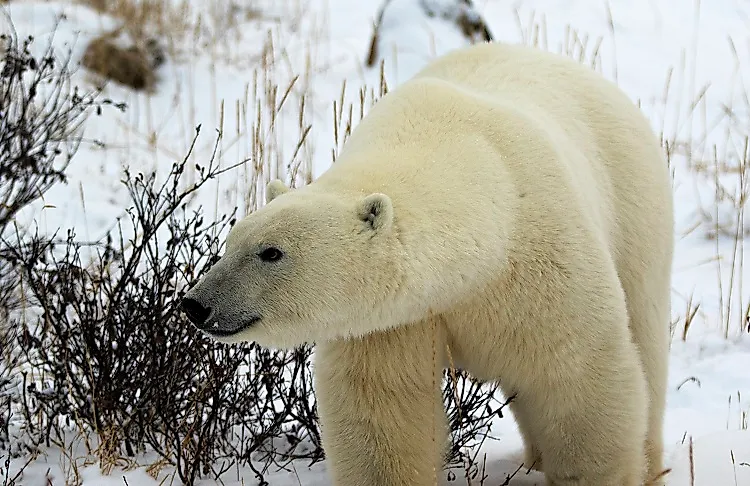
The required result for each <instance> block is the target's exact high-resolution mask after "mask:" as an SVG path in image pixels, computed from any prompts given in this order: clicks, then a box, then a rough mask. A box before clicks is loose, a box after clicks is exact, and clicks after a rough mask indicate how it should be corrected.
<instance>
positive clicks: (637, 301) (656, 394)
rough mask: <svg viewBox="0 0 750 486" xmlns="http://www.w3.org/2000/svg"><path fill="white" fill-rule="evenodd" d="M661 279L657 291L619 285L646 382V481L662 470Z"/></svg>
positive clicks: (664, 304)
mask: <svg viewBox="0 0 750 486" xmlns="http://www.w3.org/2000/svg"><path fill="white" fill-rule="evenodd" d="M645 280H647V281H648V282H649V283H650V285H652V286H654V285H656V284H657V283H660V282H658V278H657V277H655V276H650V277H649V278H648V279H645ZM662 280H663V283H660V285H661V286H662V288H661V289H658V288H652V289H649V290H644V289H640V290H638V289H637V288H636V287H635V286H634V285H629V282H628V281H627V280H626V281H624V282H623V288H624V290H625V294H626V296H627V300H628V314H629V316H630V329H631V332H632V334H633V341H634V342H635V344H636V346H638V349H639V351H640V356H641V361H642V362H643V369H644V373H645V376H646V381H647V383H648V396H649V404H648V433H647V435H646V458H647V462H648V479H649V480H655V479H656V478H657V477H659V476H660V474H661V473H662V472H663V470H664V464H663V454H664V453H663V450H664V444H663V436H662V434H663V421H664V408H665V402H666V391H667V377H668V373H667V368H668V360H669V313H670V299H669V293H670V286H669V280H668V279H662ZM660 299H661V300H660ZM662 483H663V481H656V482H654V483H653V484H654V486H655V485H657V484H662Z"/></svg>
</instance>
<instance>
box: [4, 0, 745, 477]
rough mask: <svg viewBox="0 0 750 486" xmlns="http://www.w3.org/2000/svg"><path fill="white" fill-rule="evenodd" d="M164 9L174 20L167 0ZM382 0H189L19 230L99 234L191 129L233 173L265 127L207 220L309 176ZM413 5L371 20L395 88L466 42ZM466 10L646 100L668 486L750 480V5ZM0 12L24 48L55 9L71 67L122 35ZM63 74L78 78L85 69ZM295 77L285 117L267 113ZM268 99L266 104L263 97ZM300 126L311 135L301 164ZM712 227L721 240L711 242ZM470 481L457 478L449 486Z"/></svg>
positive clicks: (496, 449)
mask: <svg viewBox="0 0 750 486" xmlns="http://www.w3.org/2000/svg"><path fill="white" fill-rule="evenodd" d="M164 1H165V2H169V1H172V2H174V3H175V5H176V6H175V8H180V5H177V3H178V0H164ZM380 3H381V2H380V1H379V0H368V1H357V2H353V1H351V0H309V1H305V0H289V1H287V2H278V1H274V0H258V1H256V2H254V3H253V6H254V7H255V8H257V9H259V10H260V11H261V12H263V14H262V15H261V16H260V17H256V16H251V15H241V14H239V13H237V12H238V11H237V10H236V9H233V8H230V7H231V6H232V5H234V4H233V3H231V2H215V3H214V2H204V1H201V0H195V1H193V2H191V3H189V4H188V6H189V7H190V8H189V9H188V10H184V11H183V12H184V15H183V17H181V19H182V20H181V21H182V22H186V23H188V24H190V23H192V24H194V25H198V24H200V26H201V27H200V29H198V28H195V29H192V30H190V33H189V34H185V33H184V32H183V34H182V35H181V36H178V37H177V38H173V39H171V40H172V41H173V42H174V43H176V44H177V47H176V51H175V52H176V53H177V54H179V55H178V56H176V57H173V58H170V59H169V60H168V62H167V64H166V66H165V67H163V68H162V70H161V74H160V75H161V80H160V83H159V86H158V88H157V91H156V94H154V95H152V96H148V95H143V94H136V93H133V92H131V91H129V90H127V89H124V88H122V87H118V86H114V85H110V86H108V87H107V89H106V92H105V95H106V96H108V97H110V98H112V99H114V100H116V101H125V102H127V103H128V105H129V107H130V108H129V109H128V110H127V111H126V113H124V114H119V113H108V114H107V115H106V116H105V117H101V118H96V119H94V122H92V123H89V125H88V127H87V130H88V131H87V138H96V139H99V140H102V141H103V142H105V144H106V147H105V148H103V149H102V148H94V147H89V146H84V147H83V148H82V149H81V151H80V152H79V153H78V155H77V156H76V158H75V159H74V164H73V166H72V167H71V169H70V181H69V183H68V184H67V185H65V186H63V185H60V186H56V187H54V188H53V189H52V190H51V191H50V192H49V193H47V195H46V196H45V200H44V201H43V204H45V205H46V206H45V207H42V204H41V203H40V204H39V205H36V206H34V207H33V208H31V209H30V210H29V211H26V212H24V213H23V214H22V215H21V219H22V220H23V221H24V222H25V223H28V224H32V223H33V224H38V225H39V226H40V227H41V228H42V229H44V230H47V231H53V230H56V229H57V228H58V227H63V228H68V227H70V228H75V229H76V232H77V233H78V234H79V235H80V236H81V237H84V238H86V239H89V240H93V239H96V238H98V237H100V236H101V235H102V234H104V233H105V232H106V231H107V230H108V229H109V228H110V227H111V225H112V224H113V222H114V220H115V218H116V217H117V216H118V215H121V214H122V213H123V212H124V210H125V208H127V206H128V204H129V202H128V199H127V194H126V193H125V192H124V187H123V186H122V185H121V184H120V182H119V181H120V179H121V174H122V167H123V166H124V165H128V166H130V167H132V168H133V169H134V170H157V171H159V172H161V173H164V171H168V170H169V167H170V165H171V163H172V162H173V161H175V160H178V159H181V158H182V157H183V156H184V154H185V153H186V152H187V149H188V147H189V144H190V141H191V139H192V136H193V133H194V130H193V128H194V126H195V125H197V124H202V125H203V132H202V133H203V134H202V136H201V138H200V139H199V142H198V148H197V150H196V152H195V153H194V159H195V161H196V162H201V161H205V160H207V159H208V157H209V155H210V152H211V150H212V148H213V143H214V141H215V138H214V132H213V130H214V129H215V128H219V127H220V126H221V128H222V130H223V133H224V134H225V135H224V137H223V140H222V142H221V155H222V158H221V163H223V164H225V165H230V164H234V163H236V162H237V161H239V160H243V159H246V158H249V157H251V156H253V155H255V154H256V153H257V150H256V148H257V146H258V144H259V143H260V142H258V141H257V140H254V138H253V133H256V130H254V128H253V127H254V126H255V125H256V124H257V123H258V121H259V123H260V128H259V131H257V133H259V134H260V138H262V142H263V144H264V146H265V147H266V151H265V152H264V155H263V156H264V158H265V164H266V167H272V168H273V169H271V170H270V173H268V172H269V171H268V170H267V171H266V173H263V174H261V175H260V176H259V180H260V181H261V183H259V184H255V182H256V178H255V177H254V175H253V171H252V167H251V164H247V165H246V166H244V167H242V168H240V169H237V170H235V172H233V173H231V174H229V175H227V176H226V177H223V178H221V179H220V180H219V181H217V182H216V183H213V185H211V186H208V187H206V188H205V190H204V191H203V192H202V196H201V197H200V198H199V199H197V200H196V201H193V204H202V205H203V206H204V207H206V208H207V214H209V215H210V214H215V213H213V211H217V212H221V211H225V210H229V209H231V208H232V207H234V206H235V205H238V206H240V208H243V209H244V208H246V207H247V206H246V204H247V205H253V204H255V198H260V196H262V181H265V180H267V179H268V178H269V177H276V176H277V175H281V176H284V177H286V176H288V175H289V172H290V171H292V172H293V169H294V167H296V166H299V168H300V173H301V174H304V172H305V171H306V170H307V171H310V172H311V174H312V176H313V177H314V176H317V175H318V174H320V173H321V172H323V171H324V170H325V169H326V168H327V167H328V166H329V165H330V163H331V160H332V151H335V150H336V148H340V146H341V144H342V143H343V142H342V133H344V132H345V127H346V125H347V123H348V122H349V117H350V114H349V113H350V112H349V107H350V105H352V108H353V109H352V111H351V113H352V115H351V118H352V119H351V123H352V124H354V125H356V122H357V121H358V120H359V116H360V108H361V104H362V103H361V101H360V90H361V89H362V87H363V86H367V88H366V89H365V93H366V95H365V101H364V105H365V106H364V107H363V110H364V111H366V109H367V106H369V103H370V102H371V97H372V94H373V93H374V94H377V92H378V86H379V80H380V75H379V70H378V69H377V67H376V68H367V67H366V66H365V65H364V64H365V59H366V56H367V52H368V50H369V47H370V45H369V44H370V34H371V30H372V24H373V22H374V21H375V19H376V17H377V13H378V12H377V11H378V8H379V6H380ZM417 3H419V2H417V1H416V0H393V5H392V8H394V9H396V10H394V12H397V13H398V14H395V13H394V12H390V13H389V14H388V15H387V16H384V21H383V28H382V30H381V46H382V48H381V52H383V53H384V54H385V55H386V59H385V62H384V67H385V72H386V79H387V82H388V85H389V86H390V87H393V86H395V85H396V84H398V83H399V82H401V81H403V80H404V79H405V78H407V77H408V76H409V75H410V74H411V73H413V72H414V71H415V70H416V69H418V68H419V67H420V66H421V65H423V63H424V62H426V61H427V59H429V57H430V56H432V55H434V54H435V53H438V54H439V53H441V52H445V50H447V49H451V48H454V47H456V46H458V45H461V44H462V43H463V42H464V40H463V38H462V36H460V35H458V33H457V32H456V31H455V28H454V27H453V25H452V24H450V23H449V22H448V21H447V20H443V19H441V18H440V16H436V17H434V18H429V19H428V18H427V17H424V16H423V15H422V14H421V12H420V10H419V9H417V8H414V7H413V5H414V4H417ZM434 3H436V4H441V5H445V4H447V3H450V2H449V1H448V0H440V1H439V2H434ZM474 3H475V5H476V10H477V11H478V12H479V13H480V14H481V15H482V16H483V18H484V20H485V21H486V23H487V25H488V27H489V30H490V31H491V32H492V34H493V35H494V37H495V39H496V40H498V41H509V42H519V41H520V42H527V43H537V44H539V45H541V46H542V47H543V48H547V49H549V50H553V51H557V52H563V53H566V54H569V55H573V56H575V57H582V58H583V59H585V62H587V63H589V64H590V65H592V66H593V67H594V68H595V69H597V70H599V71H600V72H602V74H604V75H605V76H607V77H608V78H610V79H613V80H615V81H617V83H618V84H619V85H620V86H621V87H622V88H623V89H624V90H625V91H626V92H627V93H628V94H629V95H630V96H631V97H632V98H633V100H638V101H639V102H640V103H641V106H642V107H643V109H644V111H645V112H646V113H647V114H648V116H649V117H650V119H651V120H652V123H653V126H654V129H655V130H656V131H657V132H658V133H661V134H662V135H663V138H664V139H665V140H666V141H668V142H669V147H670V154H671V157H670V161H671V167H672V169H673V173H674V194H675V202H676V204H675V207H676V234H677V237H678V239H677V252H676V257H675V265H674V283H673V311H672V316H673V322H674V339H673V344H672V350H671V370H670V380H669V394H668V403H667V416H666V424H665V430H664V438H665V441H666V447H667V448H668V450H667V457H668V460H669V464H668V466H670V467H673V468H674V471H673V472H672V474H671V475H670V476H669V480H668V483H669V484H670V485H672V486H682V485H685V486H689V485H693V484H694V485H698V486H714V485H715V486H722V485H750V465H749V464H750V431H748V430H747V429H748V413H750V335H748V333H747V331H745V332H743V331H742V329H743V327H744V328H747V326H748V325H750V323H748V322H745V320H746V319H747V314H748V309H750V308H749V307H748V303H749V302H750V290H748V289H749V288H748V286H743V281H746V280H748V277H750V272H749V271H748V270H747V266H745V265H743V257H744V246H743V240H742V239H741V238H740V239H737V238H734V237H732V236H731V234H732V233H734V232H737V231H738V232H742V231H747V230H750V224H746V223H750V216H748V214H746V213H744V212H742V211H740V210H739V204H738V203H736V202H733V200H732V198H731V197H728V196H727V195H726V194H729V196H735V200H739V194H741V193H742V192H743V191H744V193H745V194H747V193H748V192H749V191H750V189H749V188H748V178H747V176H748V175H750V170H748V169H747V165H746V164H745V162H744V159H745V158H746V157H744V152H745V150H746V149H744V148H743V147H744V146H745V145H744V144H745V137H747V136H748V135H750V113H749V108H750V101H748V98H747V97H746V89H747V85H746V82H747V81H746V79H747V78H748V77H749V76H750V56H749V54H750V36H748V35H747V32H748V26H750V4H748V3H747V2H741V1H739V0H712V1H711V2H699V1H696V2H686V1H684V0H679V1H678V0H659V1H657V0H609V1H607V0H517V1H515V2H509V1H506V0H475V2H474ZM209 4H211V5H212V6H211V7H209ZM216 5H219V7H217V6H216ZM2 8H4V9H7V10H8V11H9V12H10V15H11V18H12V20H13V23H14V25H15V28H16V29H17V30H18V31H19V33H20V34H22V35H26V34H34V35H36V36H37V38H38V39H39V40H40V41H39V43H38V45H39V46H43V44H44V43H43V42H42V40H43V39H44V38H45V36H46V35H48V34H50V33H51V32H52V29H53V26H54V23H55V21H56V19H57V16H58V15H59V14H61V13H64V14H65V19H64V20H63V21H62V23H61V25H60V28H59V29H58V31H57V33H56V34H55V35H56V43H57V45H59V46H60V47H61V48H62V47H64V44H65V43H68V44H72V45H73V47H74V55H75V56H78V57H80V55H81V53H82V51H83V48H84V47H85V45H86V42H87V41H88V40H90V39H91V38H92V37H93V36H95V35H97V34H99V33H100V32H102V31H104V30H106V29H110V28H112V27H113V26H114V25H116V20H115V19H113V18H108V17H105V16H102V15H99V14H98V13H96V12H94V11H92V10H90V9H88V8H86V7H83V6H80V5H74V4H72V3H69V2H62V1H60V2H42V1H38V2H32V1H25V0H13V1H11V2H10V3H9V4H7V5H6V6H4V7H2ZM402 15H403V16H402ZM231 16H234V18H235V20H234V21H233V23H234V25H233V26H232V28H231V29H230V30H227V31H223V30H222V28H223V24H222V21H224V22H225V21H226V19H227V18H228V17H231ZM199 20H200V22H199ZM73 43H74V44H73ZM394 47H395V48H397V49H396V51H397V55H396V56H394V55H393V52H394ZM262 59H264V60H265V62H262V63H261V60H262ZM261 64H262V65H263V66H264V67H260V66H261ZM77 76H78V79H79V80H80V81H81V82H86V76H85V75H84V73H83V72H81V73H80V74H79V75H77ZM297 76H299V77H298V78H296V77H297ZM295 78H296V80H295ZM293 81H294V82H293ZM344 81H346V84H345V85H344V84H343V83H344ZM292 82H293V84H292V85H291V89H290V93H289V95H288V96H287V97H286V98H285V99H284V102H283V106H281V108H280V109H279V110H278V114H277V115H276V116H273V112H274V111H275V110H276V108H278V107H279V105H282V103H281V100H282V98H284V93H285V92H286V91H287V89H288V87H289V86H290V84H291V83H292ZM274 90H275V91H276V94H275V100H273V99H271V98H270V97H269V95H268V93H271V92H274ZM303 97H304V112H303V113H302V116H300V106H302V99H303ZM334 101H335V103H336V105H335V107H336V108H335V109H334ZM274 107H275V108H274ZM272 119H275V129H273V130H271V126H270V124H271V121H272ZM334 124H337V125H338V129H337V130H334ZM308 125H311V126H312V128H311V130H310V133H309V134H308V135H307V136H306V138H305V141H304V143H301V144H300V145H301V148H300V149H299V151H297V152H296V153H295V150H296V148H297V146H298V144H299V142H300V139H301V137H302V134H303V133H304V132H305V129H306V127H307V126H308ZM335 134H337V135H338V141H335V140H334V137H335ZM714 147H716V149H715V151H714ZM307 160H310V161H312V166H311V167H309V166H308V165H307V163H306V162H305V161H307ZM725 165H728V166H725ZM719 169H720V170H719ZM740 174H744V176H743V177H740ZM300 177H302V176H300ZM717 187H719V188H721V190H719V189H717ZM256 191H261V192H256ZM746 197H747V196H745V198H746ZM743 225H744V227H743ZM717 226H719V227H721V228H722V229H723V230H722V231H720V232H719V235H718V237H716V233H717V232H716V228H717ZM686 322H689V323H690V325H689V329H688V331H687V332H686V333H684V329H685V327H686ZM683 336H684V339H683ZM493 434H494V436H495V437H496V438H497V440H495V441H491V442H487V443H486V444H485V445H484V447H483V449H482V454H485V453H486V455H487V461H486V464H487V471H486V473H487V475H488V479H487V480H486V481H485V484H487V485H496V484H503V483H504V481H505V478H506V475H507V474H512V473H513V472H514V471H515V470H516V468H517V462H515V456H514V454H515V453H516V452H517V451H518V449H519V448H520V446H521V442H520V437H519V436H518V433H517V431H516V428H515V425H514V423H513V420H512V419H511V418H510V416H508V417H506V418H505V419H499V420H497V422H496V424H495V427H494V429H493ZM691 440H692V446H691V445H690V442H691ZM691 451H692V452H691ZM64 463H65V461H63V460H62V459H61V456H60V454H59V452H55V451H54V450H51V451H50V453H49V454H48V455H47V456H46V457H44V456H43V457H41V458H40V459H39V460H38V461H37V462H36V463H35V464H33V465H31V466H30V467H29V468H28V469H27V471H26V473H25V475H24V479H23V482H22V484H28V485H34V484H46V483H45V482H44V481H45V480H44V475H45V473H46V471H47V470H48V469H49V470H50V474H51V475H52V477H53V478H54V479H53V481H52V483H51V484H55V485H57V484H63V482H64V480H63V478H64V472H63V471H62V470H61V468H60V464H64ZM690 464H693V466H692V468H693V473H691V466H690ZM82 470H83V473H82V478H83V481H84V484H85V485H87V486H88V485H100V484H101V485H106V484H120V485H121V484H123V476H125V477H126V478H127V483H128V484H130V485H131V486H146V485H151V484H158V483H159V482H160V481H161V480H162V479H164V477H166V475H167V474H168V473H169V470H168V469H167V470H165V471H164V472H163V473H162V475H161V476H160V477H159V478H158V480H154V479H153V478H152V477H150V476H149V475H148V474H146V473H145V471H144V470H143V468H136V469H134V470H130V471H127V472H120V471H116V472H115V473H113V474H112V476H110V477H102V476H101V475H99V473H98V468H97V467H96V465H92V466H89V467H84V468H83V469H82ZM240 473H241V474H240V475H239V476H238V475H235V474H233V473H231V474H227V477H226V478H224V484H227V485H231V484H238V485H239V484H248V485H249V484H254V483H253V481H254V479H253V475H252V474H249V472H248V473H247V474H242V472H240ZM691 477H692V479H691ZM2 479H3V478H2V476H0V481H2ZM267 480H268V481H269V482H270V484H272V485H279V486H283V485H286V484H303V485H321V486H323V485H327V484H329V483H328V481H327V479H326V475H325V464H317V465H315V466H313V467H312V468H308V467H307V465H306V464H305V463H296V464H295V471H293V472H289V471H280V472H276V473H272V474H270V475H269V476H268V477H267ZM242 481H244V482H242ZM464 482H465V480H463V479H461V478H460V475H459V479H458V480H456V481H455V482H454V483H453V484H463V483H464ZM210 483H211V481H208V480H207V481H205V484H210ZM476 483H477V481H476V480H475V481H474V483H473V484H476ZM507 484H511V485H526V484H528V485H531V484H542V479H541V475H539V474H536V473H531V474H526V473H525V470H524V471H521V472H519V473H518V474H516V475H515V476H514V478H513V479H512V480H510V482H509V483H507Z"/></svg>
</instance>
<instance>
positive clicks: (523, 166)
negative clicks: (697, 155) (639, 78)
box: [183, 44, 673, 486]
mask: <svg viewBox="0 0 750 486" xmlns="http://www.w3.org/2000/svg"><path fill="white" fill-rule="evenodd" d="M670 182H671V181H670V176H669V172H668V168H667V164H666V161H665V160H664V158H663V157H662V152H661V149H660V146H659V141H658V140H657V138H656V137H655V136H654V134H653V132H652V129H651V127H650V125H649V123H648V121H647V120H646V119H645V118H644V116H643V115H642V114H641V112H640V111H639V109H638V108H637V107H636V106H635V105H634V104H633V103H632V102H631V100H630V99H628V98H627V96H626V95H625V94H623V93H622V92H621V91H620V90H619V89H618V88H617V87H616V86H615V85H614V84H612V83H610V82H609V81H607V80H605V79H604V78H603V77H601V76H600V75H599V74H597V73H595V72H593V71H592V70H590V69H589V68H587V67H584V66H582V65H579V64H577V63H575V62H574V61H572V60H570V59H568V58H565V57H562V56H559V55H555V54H551V53H547V52H543V51H540V50H537V49H533V48H529V47H523V46H515V45H502V44H482V45H476V46H472V47H469V48H465V49H460V50H457V51H453V52H452V53H449V54H447V55H444V56H442V57H440V58H438V59H436V60H435V61H433V62H432V63H430V64H429V65H427V66H426V67H425V68H424V69H423V70H421V71H420V72H419V73H418V74H417V75H416V76H415V77H414V78H413V79H411V80H410V81H408V82H406V83H404V84H403V85H401V86H400V87H398V88H396V89H395V90H393V91H391V92H390V93H389V94H387V95H386V96H385V97H384V98H383V99H382V100H380V101H379V102H378V103H377V104H376V105H375V106H374V107H373V108H372V110H371V111H370V112H369V113H368V114H367V116H366V117H365V118H364V120H363V121H362V122H361V123H360V124H359V125H358V126H357V127H356V129H355V130H354V132H353V134H352V136H351V138H350V139H349V141H348V142H347V144H346V146H345V147H344V150H343V153H342V154H341V156H340V158H339V159H338V161H337V162H336V163H335V164H334V165H333V166H332V167H331V168H330V169H329V170H328V171H327V172H325V173H324V174H323V175H322V176H321V177H320V178H319V179H317V180H316V181H314V182H313V183H311V184H309V185H307V186H305V187H302V188H299V189H294V190H288V189H287V188H286V187H284V186H283V184H281V183H280V182H278V181H274V182H272V183H271V184H270V185H269V186H268V191H267V194H268V197H267V199H268V201H269V202H268V204H267V205H265V206H264V207H263V208H261V209H260V210H258V211H256V212H255V213H253V214H251V215H249V216H247V217H246V218H244V219H243V220H241V221H239V222H238V223H237V224H236V226H235V227H234V228H233V229H232V231H231V233H230V236H229V239H228V241H227V252H226V254H225V255H224V256H223V257H222V259H221V260H220V261H219V262H218V263H217V264H216V265H215V266H214V267H213V268H212V269H211V270H210V271H209V272H208V274H207V275H206V276H205V278H204V279H203V280H202V281H201V282H200V283H199V284H198V285H197V286H196V287H195V288H193V289H192V290H191V291H190V292H189V293H188V294H187V296H186V299H185V301H184V304H183V305H184V308H185V310H186V312H187V314H188V315H189V316H190V319H191V320H192V321H193V322H194V323H195V324H196V325H197V326H198V327H199V328H201V329H202V330H204V331H205V332H208V333H209V334H211V335H212V336H214V337H215V338H216V339H218V340H221V341H225V342H237V341H256V342H258V343H259V344H261V345H266V346H271V347H276V348H290V347H293V346H296V345H299V344H302V343H306V342H316V343H317V348H316V357H315V359H316V361H315V373H316V379H315V387H316V393H317V397H318V400H319V402H318V405H319V412H320V420H321V428H322V434H323V435H322V437H323V445H324V448H325V451H326V454H327V458H328V459H327V462H328V464H329V470H330V473H331V475H332V479H333V481H334V484H335V485H340V486H406V485H414V486H419V485H434V484H436V483H437V482H439V481H440V479H439V478H441V477H442V460H443V457H444V456H443V453H444V452H445V446H446V439H447V425H446V418H445V412H444V410H443V404H442V400H441V394H440V385H441V372H442V370H443V369H444V367H445V366H447V364H448V359H449V358H451V359H452V361H453V363H454V364H455V365H456V366H457V367H460V368H463V369H465V370H467V371H469V372H470V373H472V374H473V375H475V376H476V377H478V378H480V379H483V380H499V383H500V384H501V387H502V389H503V390H504V392H505V394H506V395H508V396H510V395H515V400H514V401H513V405H512V408H513V413H514V417H515V419H516V421H517V423H518V425H519V428H520V430H521V433H522V434H523V438H524V442H525V446H526V455H527V462H528V464H527V465H531V463H534V467H536V468H538V469H540V470H543V471H544V473H545V475H546V478H547V482H548V484H549V485H571V486H572V485H578V486H637V485H641V484H643V483H644V482H646V481H647V480H649V479H650V478H653V477H655V476H657V475H658V474H659V473H660V472H661V470H662V467H663V464H662V419H663V414H664V402H665V389H666V380H667V361H668V347H669V321H670V276H671V265H672V252H673V215H672V214H673V213H672V191H671V183H670Z"/></svg>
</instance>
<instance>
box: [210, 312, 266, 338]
mask: <svg viewBox="0 0 750 486" xmlns="http://www.w3.org/2000/svg"><path fill="white" fill-rule="evenodd" d="M259 321H260V316H252V317H250V318H249V319H246V320H244V321H242V324H240V325H239V326H232V327H229V326H221V325H219V326H215V327H213V326H209V327H207V328H206V329H203V331H204V332H205V333H207V334H210V335H212V336H215V337H229V336H234V335H235V334H237V333H240V332H242V331H244V330H245V329H248V328H250V327H252V326H254V325H255V324H257V323H258V322H259Z"/></svg>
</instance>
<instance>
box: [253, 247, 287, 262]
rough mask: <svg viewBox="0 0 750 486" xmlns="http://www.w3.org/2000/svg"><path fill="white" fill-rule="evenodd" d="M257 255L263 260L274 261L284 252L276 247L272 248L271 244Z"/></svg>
mask: <svg viewBox="0 0 750 486" xmlns="http://www.w3.org/2000/svg"><path fill="white" fill-rule="evenodd" d="M258 256H259V257H260V259H261V260H263V261H264V262H275V261H277V260H280V259H281V257H283V256H284V253H283V252H282V251H281V250H279V249H278V248H274V247H272V246H271V247H268V248H266V249H265V250H263V251H261V252H260V253H258Z"/></svg>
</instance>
